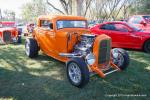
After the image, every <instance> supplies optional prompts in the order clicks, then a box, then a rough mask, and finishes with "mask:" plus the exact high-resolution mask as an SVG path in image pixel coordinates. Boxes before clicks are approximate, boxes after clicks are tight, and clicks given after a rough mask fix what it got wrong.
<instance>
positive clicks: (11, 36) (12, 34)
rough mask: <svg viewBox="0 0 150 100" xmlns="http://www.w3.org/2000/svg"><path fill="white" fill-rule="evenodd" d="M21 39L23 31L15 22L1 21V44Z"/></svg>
mask: <svg viewBox="0 0 150 100" xmlns="http://www.w3.org/2000/svg"><path fill="white" fill-rule="evenodd" d="M20 39H21V33H20V32H19V31H18V29H17V28H16V26H15V22H10V21H2V22H0V44H7V43H16V42H18V40H19V41H20Z"/></svg>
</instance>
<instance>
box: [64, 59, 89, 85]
mask: <svg viewBox="0 0 150 100" xmlns="http://www.w3.org/2000/svg"><path fill="white" fill-rule="evenodd" d="M89 77H90V75H89V70H88V67H87V65H86V63H85V61H84V60H83V59H82V58H73V59H71V60H70V61H68V62H67V78H68V80H69V82H70V83H71V84H72V85H73V86H75V87H78V88H82V87H84V86H85V85H86V84H87V83H88V82H89Z"/></svg>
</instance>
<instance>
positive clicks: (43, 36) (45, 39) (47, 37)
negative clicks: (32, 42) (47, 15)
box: [38, 20, 56, 54]
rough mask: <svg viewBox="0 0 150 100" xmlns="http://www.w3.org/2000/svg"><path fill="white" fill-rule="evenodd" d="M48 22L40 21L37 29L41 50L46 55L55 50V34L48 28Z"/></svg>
mask: <svg viewBox="0 0 150 100" xmlns="http://www.w3.org/2000/svg"><path fill="white" fill-rule="evenodd" d="M50 23H51V21H50V20H40V27H39V29H38V34H39V35H38V39H39V44H40V47H41V49H42V50H43V51H44V52H46V53H47V54H49V53H52V52H54V49H55V43H56V42H55V33H54V31H53V29H51V28H50V27H49V25H50Z"/></svg>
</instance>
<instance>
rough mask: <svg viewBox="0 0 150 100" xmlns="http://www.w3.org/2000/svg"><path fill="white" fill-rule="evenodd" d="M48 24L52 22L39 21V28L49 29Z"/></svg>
mask: <svg viewBox="0 0 150 100" xmlns="http://www.w3.org/2000/svg"><path fill="white" fill-rule="evenodd" d="M50 23H52V22H51V21H49V20H41V21H40V26H41V27H43V28H46V29H50V27H49V25H50Z"/></svg>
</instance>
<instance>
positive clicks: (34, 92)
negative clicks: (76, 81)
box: [0, 44, 150, 100]
mask: <svg viewBox="0 0 150 100" xmlns="http://www.w3.org/2000/svg"><path fill="white" fill-rule="evenodd" d="M129 54H130V58H131V61H130V65H129V68H128V69H127V70H126V71H124V72H118V73H113V74H110V75H108V76H107V77H106V78H104V79H102V78H100V77H99V76H97V75H96V76H93V77H91V79H90V82H89V83H88V85H87V86H86V87H84V88H83V89H78V88H76V87H73V86H72V85H70V83H69V82H68V80H67V78H66V72H65V64H64V63H62V62H59V61H57V60H55V59H53V58H50V57H48V56H46V55H44V54H42V53H40V55H39V56H38V57H37V58H35V59H30V58H28V57H27V56H26V55H25V52H24V45H12V44H10V45H0V100H3V99H5V100H7V99H8V100H68V99H69V100H91V99H92V100H149V99H148V98H149V97H150V54H145V53H142V52H136V51H129ZM116 95H118V96H116ZM121 95H122V96H121ZM125 95H130V96H125ZM131 95H137V96H131ZM138 95H143V96H138Z"/></svg>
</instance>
